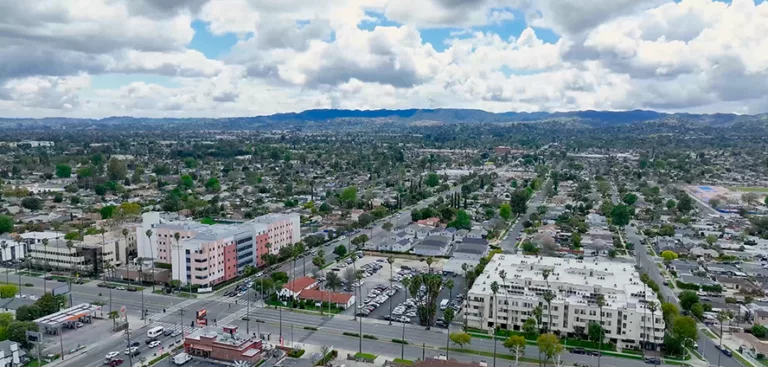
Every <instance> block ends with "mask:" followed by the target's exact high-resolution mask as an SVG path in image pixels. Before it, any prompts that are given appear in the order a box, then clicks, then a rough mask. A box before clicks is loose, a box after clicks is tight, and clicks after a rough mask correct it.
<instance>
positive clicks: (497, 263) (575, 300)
mask: <svg viewBox="0 0 768 367" xmlns="http://www.w3.org/2000/svg"><path fill="white" fill-rule="evenodd" d="M545 269H548V270H549V271H550V272H551V273H550V275H549V276H548V278H547V279H544V276H543V271H544V270H545ZM501 270H504V271H505V272H506V277H505V280H502V279H501V276H500V271H501ZM494 281H495V282H498V285H499V291H498V294H497V295H496V300H495V307H494V299H493V298H494V297H493V293H492V292H491V284H492V283H493V282H494ZM549 291H551V292H553V293H554V294H555V296H556V297H555V298H554V300H552V303H551V304H552V310H551V314H552V320H551V325H552V330H553V331H554V332H555V333H556V334H560V335H565V334H570V335H579V334H586V333H587V332H588V325H589V323H590V322H592V321H594V322H600V314H599V313H600V309H599V307H598V306H597V304H596V302H595V300H596V295H597V294H602V295H603V297H604V300H605V305H604V306H603V308H602V325H603V329H605V341H606V342H608V341H610V342H612V343H615V344H616V345H617V346H618V347H620V348H632V347H635V346H641V345H643V344H645V345H648V348H653V347H656V348H658V346H660V345H661V344H662V343H663V340H664V318H663V316H662V313H661V307H660V306H659V307H658V308H657V311H656V312H655V313H654V314H651V312H650V311H649V310H648V309H647V307H646V305H647V303H648V302H651V301H653V302H656V303H657V304H658V301H657V298H656V294H655V293H654V292H653V291H652V290H651V289H650V288H647V287H645V286H644V285H643V283H641V282H640V276H639V274H638V273H637V271H636V270H635V268H634V266H633V264H628V263H619V262H611V261H608V260H607V259H601V258H594V259H588V260H577V259H562V258H557V257H538V256H526V255H511V254H497V255H495V256H494V257H493V259H492V260H491V261H490V262H489V263H488V265H487V266H486V267H485V271H484V272H483V274H482V275H480V276H479V277H478V278H477V280H476V281H475V283H474V284H473V286H472V288H471V289H470V290H469V294H468V296H469V297H468V300H467V304H466V307H467V309H466V310H465V312H466V317H467V322H468V325H469V326H471V327H476V328H481V329H489V328H493V327H494V326H498V327H500V328H501V329H511V330H516V331H519V330H522V326H523V324H524V323H525V321H526V320H527V319H528V318H531V317H534V316H533V309H534V308H535V307H536V306H541V308H542V310H543V312H542V320H541V323H542V325H548V324H549V323H550V319H549V314H550V311H549V310H548V307H547V303H546V302H545V300H544V294H545V293H547V292H549Z"/></svg>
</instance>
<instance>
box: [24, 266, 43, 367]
mask: <svg viewBox="0 0 768 367" xmlns="http://www.w3.org/2000/svg"><path fill="white" fill-rule="evenodd" d="M18 274H21V275H23V276H27V277H39V276H42V275H43V274H45V273H41V272H39V271H31V270H22V271H20V272H18ZM35 363H37V362H35Z"/></svg>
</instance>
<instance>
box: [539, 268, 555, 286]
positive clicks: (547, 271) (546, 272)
mask: <svg viewBox="0 0 768 367" xmlns="http://www.w3.org/2000/svg"><path fill="white" fill-rule="evenodd" d="M550 274H552V270H550V269H544V270H542V271H541V276H543V277H544V281H545V282H547V288H549V275H550Z"/></svg>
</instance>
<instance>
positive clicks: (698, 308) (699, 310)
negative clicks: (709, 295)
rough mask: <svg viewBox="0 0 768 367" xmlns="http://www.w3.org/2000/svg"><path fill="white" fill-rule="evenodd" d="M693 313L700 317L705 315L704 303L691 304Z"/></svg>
mask: <svg viewBox="0 0 768 367" xmlns="http://www.w3.org/2000/svg"><path fill="white" fill-rule="evenodd" d="M691 315H693V316H696V317H697V318H699V319H701V318H702V317H704V305H702V304H701V303H694V304H693V305H692V306H691Z"/></svg>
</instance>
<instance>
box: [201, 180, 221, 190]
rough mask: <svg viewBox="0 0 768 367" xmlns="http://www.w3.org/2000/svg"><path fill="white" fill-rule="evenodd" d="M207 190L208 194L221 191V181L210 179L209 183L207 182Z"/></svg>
mask: <svg viewBox="0 0 768 367" xmlns="http://www.w3.org/2000/svg"><path fill="white" fill-rule="evenodd" d="M205 189H206V190H207V191H208V192H219V191H221V184H220V183H219V179H218V178H216V177H211V178H209V179H208V181H206V182H205Z"/></svg>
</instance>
